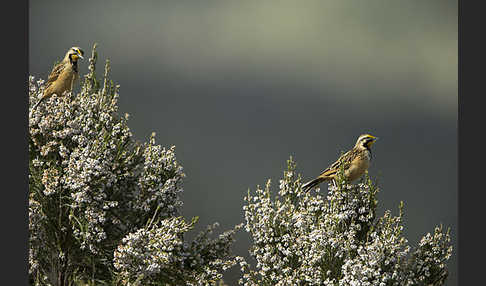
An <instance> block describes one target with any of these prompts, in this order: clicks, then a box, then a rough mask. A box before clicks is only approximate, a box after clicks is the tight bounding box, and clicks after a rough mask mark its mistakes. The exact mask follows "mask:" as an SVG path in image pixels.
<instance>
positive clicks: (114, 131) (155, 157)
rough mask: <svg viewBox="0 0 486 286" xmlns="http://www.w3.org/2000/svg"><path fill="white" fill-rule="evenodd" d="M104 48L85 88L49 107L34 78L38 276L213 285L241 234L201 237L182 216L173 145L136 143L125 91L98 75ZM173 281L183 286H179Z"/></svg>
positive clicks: (32, 209) (34, 265) (34, 270)
mask: <svg viewBox="0 0 486 286" xmlns="http://www.w3.org/2000/svg"><path fill="white" fill-rule="evenodd" d="M96 60H97V54H96V46H95V47H93V51H92V56H91V58H90V59H89V73H88V74H87V75H86V76H85V78H84V82H83V84H82V87H81V92H80V93H79V94H77V95H75V94H74V93H70V92H68V93H65V94H64V95H61V96H57V95H53V96H52V97H50V98H48V99H47V100H45V101H44V102H43V103H42V104H40V105H39V106H38V107H37V109H35V110H32V106H33V105H34V104H35V103H36V102H37V101H38V98H39V96H40V95H41V94H42V92H43V90H44V89H45V85H44V81H43V80H38V81H37V82H35V80H34V77H33V76H30V77H29V99H30V106H31V107H30V113H29V114H30V115H29V155H30V158H29V231H30V241H29V242H30V245H29V250H30V251H29V274H30V279H31V283H32V284H35V285H72V283H73V281H86V283H89V284H92V285H98V284H109V283H117V284H122V285H150V284H157V285H160V284H163V283H169V285H174V284H180V283H181V282H180V281H185V283H187V284H189V285H191V283H192V284H194V285H196V284H198V285H200V284H202V285H204V284H207V283H212V282H213V281H217V280H219V279H221V276H222V274H221V272H222V271H223V270H224V269H226V268H227V267H230V266H232V265H234V264H235V261H234V258H233V257H232V256H231V254H230V251H229V247H230V245H231V243H232V242H233V240H234V239H233V235H234V232H235V231H236V229H238V227H236V228H235V229H234V230H231V231H228V232H226V233H224V234H222V235H220V237H219V238H216V239H210V238H209V235H210V233H211V231H212V230H213V229H214V227H215V226H211V227H210V228H209V230H208V231H207V232H203V233H201V234H200V235H199V236H198V237H197V238H196V239H195V240H194V241H192V242H187V241H185V240H184V234H185V233H186V232H187V231H189V230H191V229H192V228H193V225H194V223H195V222H196V221H195V220H193V221H192V222H191V223H189V224H188V223H186V222H185V221H184V220H183V219H182V218H181V217H180V213H179V210H180V206H181V205H182V201H181V200H180V198H179V194H180V193H181V192H182V191H183V189H182V180H183V178H184V176H185V175H184V173H183V169H182V167H181V166H180V165H179V163H178V162H177V161H176V157H175V149H174V147H170V148H163V147H161V146H159V145H156V143H155V135H154V134H153V135H152V136H151V137H150V139H149V142H147V143H137V142H135V140H134V139H133V138H132V134H131V132H130V129H129V128H128V125H127V120H128V115H125V116H124V117H119V116H118V115H117V108H118V106H117V100H118V96H119V94H118V90H119V86H118V85H114V84H113V82H112V81H110V80H109V78H108V75H109V70H110V66H109V62H108V61H107V63H106V66H105V72H104V76H103V81H102V82H101V81H98V80H97V78H96V74H95V67H96ZM174 281H179V282H177V283H175V282H174Z"/></svg>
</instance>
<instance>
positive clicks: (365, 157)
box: [302, 134, 378, 190]
mask: <svg viewBox="0 0 486 286" xmlns="http://www.w3.org/2000/svg"><path fill="white" fill-rule="evenodd" d="M376 140H378V138H377V137H375V136H372V135H370V134H363V135H360V136H359V137H358V140H357V141H356V144H355V145H354V147H353V149H351V150H349V151H348V152H346V153H344V154H343V155H342V156H341V157H339V159H338V160H337V161H336V162H334V163H333V164H332V165H331V166H329V167H328V168H327V169H325V170H324V171H323V172H322V173H321V174H320V175H319V176H318V177H317V178H315V179H313V180H311V181H309V182H307V183H305V184H303V185H302V189H303V190H309V189H311V188H313V187H315V186H317V185H319V184H320V183H322V182H325V181H331V180H334V179H335V177H336V175H337V173H338V171H339V168H340V167H341V166H343V167H344V177H345V178H346V180H347V181H348V182H351V181H354V180H356V179H358V178H359V177H361V176H362V175H363V174H364V172H365V171H366V170H367V169H368V167H369V166H370V160H371V145H373V143H375V141H376Z"/></svg>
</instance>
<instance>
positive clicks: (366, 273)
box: [240, 158, 452, 286]
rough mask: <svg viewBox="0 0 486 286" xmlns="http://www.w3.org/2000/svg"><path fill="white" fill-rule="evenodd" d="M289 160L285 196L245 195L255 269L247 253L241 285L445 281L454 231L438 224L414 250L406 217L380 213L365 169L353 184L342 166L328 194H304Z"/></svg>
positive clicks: (267, 193)
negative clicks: (404, 221) (407, 235)
mask: <svg viewBox="0 0 486 286" xmlns="http://www.w3.org/2000/svg"><path fill="white" fill-rule="evenodd" d="M295 169H296V164H295V162H294V161H293V160H292V158H290V160H289V161H288V168H287V170H286V171H285V172H284V176H283V178H282V180H280V185H279V190H278V195H277V196H276V197H275V198H272V197H271V191H270V181H268V182H267V184H266V185H265V188H260V187H257V190H256V193H255V194H250V193H248V196H247V197H246V198H245V200H246V202H247V204H246V205H245V206H244V211H245V220H246V224H245V229H246V231H247V232H249V233H250V234H251V237H252V243H253V244H252V246H251V249H250V254H251V256H252V257H253V258H255V260H256V265H255V266H254V267H252V266H251V265H250V264H249V263H247V262H246V261H244V260H243V259H241V258H240V266H241V270H242V272H243V277H242V279H240V284H242V285H260V286H262V285H379V286H384V285H442V284H443V283H444V281H445V279H446V278H447V269H446V267H445V262H446V261H447V260H448V259H449V257H450V255H451V251H452V246H450V236H449V231H447V232H446V233H444V232H443V230H442V226H440V227H436V228H435V231H434V234H433V235H431V234H427V235H426V236H425V237H424V238H423V239H422V241H421V242H420V243H419V245H418V246H417V247H416V249H415V250H414V251H413V252H412V253H411V252H410V251H411V248H410V246H409V245H408V244H407V240H406V239H405V238H404V237H403V234H402V230H403V225H402V217H403V203H402V204H400V207H399V215H398V216H392V215H391V212H390V211H386V212H385V214H384V215H383V216H382V217H377V216H376V207H377V203H378V202H377V199H376V197H377V193H378V192H379V188H378V187H377V186H376V185H374V184H373V183H372V181H371V179H370V178H369V177H368V175H367V174H366V176H365V178H364V179H363V180H362V181H361V182H359V183H358V184H348V183H346V182H345V180H344V176H343V172H342V170H341V172H340V175H339V178H338V179H337V182H336V184H330V187H329V192H328V194H327V196H322V195H320V193H319V191H320V190H319V189H316V190H315V191H308V192H304V191H302V189H301V185H302V183H301V176H300V175H298V174H297V173H296V170H295Z"/></svg>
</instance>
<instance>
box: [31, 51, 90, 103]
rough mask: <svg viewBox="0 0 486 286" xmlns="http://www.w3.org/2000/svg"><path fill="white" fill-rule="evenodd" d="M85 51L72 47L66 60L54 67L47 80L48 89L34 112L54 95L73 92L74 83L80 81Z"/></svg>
mask: <svg viewBox="0 0 486 286" xmlns="http://www.w3.org/2000/svg"><path fill="white" fill-rule="evenodd" d="M83 55H84V51H83V50H82V49H81V48H79V47H72V48H70V49H69V50H68V51H67V52H66V55H65V56H64V59H63V60H62V61H61V62H60V63H58V64H57V65H55V66H54V68H53V69H52V71H51V73H50V74H49V77H48V78H47V83H46V88H45V89H44V93H43V94H42V97H41V98H40V100H39V101H38V102H37V103H36V104H35V105H34V107H32V111H34V110H35V109H36V107H37V106H38V105H39V104H40V103H41V102H42V101H44V100H45V99H46V98H49V97H50V96H52V95H53V94H57V95H58V96H61V95H62V94H63V93H64V92H65V91H68V92H69V91H72V90H73V86H74V82H75V81H76V79H78V77H79V76H78V59H84V58H83Z"/></svg>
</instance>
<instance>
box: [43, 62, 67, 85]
mask: <svg viewBox="0 0 486 286" xmlns="http://www.w3.org/2000/svg"><path fill="white" fill-rule="evenodd" d="M63 67H64V65H63V63H59V64H57V65H56V66H55V67H54V68H53V69H52V71H51V73H50V74H49V77H48V78H47V83H46V86H49V85H51V84H52V83H53V82H55V81H56V80H57V78H58V77H59V75H60V74H61V72H62V70H63Z"/></svg>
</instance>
